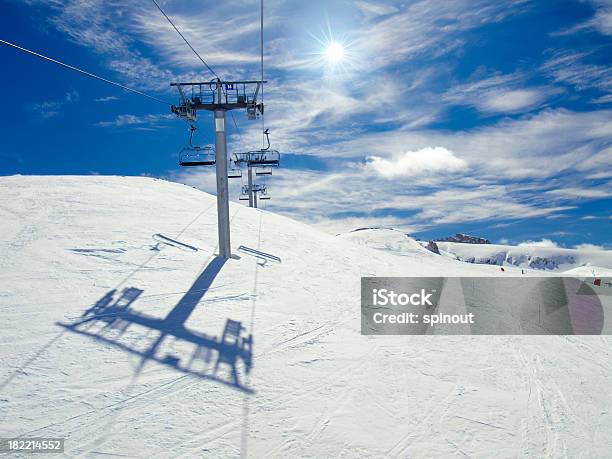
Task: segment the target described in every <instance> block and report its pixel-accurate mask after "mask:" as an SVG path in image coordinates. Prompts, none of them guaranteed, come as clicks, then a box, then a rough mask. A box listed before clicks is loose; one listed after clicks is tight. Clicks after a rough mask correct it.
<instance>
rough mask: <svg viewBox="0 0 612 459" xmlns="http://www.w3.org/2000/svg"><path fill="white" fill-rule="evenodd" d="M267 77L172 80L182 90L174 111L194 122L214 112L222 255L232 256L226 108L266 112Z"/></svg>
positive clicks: (252, 116)
mask: <svg viewBox="0 0 612 459" xmlns="http://www.w3.org/2000/svg"><path fill="white" fill-rule="evenodd" d="M263 83H265V81H221V80H220V79H217V80H213V81H211V82H207V83H171V84H170V85H171V86H175V87H176V88H177V89H178V92H179V100H180V103H179V105H173V106H172V107H171V110H172V113H174V114H175V115H177V116H178V117H179V118H181V119H183V120H185V121H187V122H188V123H190V124H191V123H193V122H194V121H195V119H196V114H197V112H198V110H208V111H212V112H214V121H215V124H214V126H215V151H216V153H215V163H216V175H217V226H218V233H219V256H220V257H221V258H230V257H231V256H232V252H231V246H230V221H229V192H228V187H227V139H226V136H225V112H227V111H229V110H235V109H246V111H247V116H248V118H249V119H251V120H254V119H256V118H257V117H258V114H260V113H263V111H264V107H263V104H262V103H257V96H258V95H259V91H260V90H261V87H262V84H263Z"/></svg>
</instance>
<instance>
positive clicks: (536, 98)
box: [443, 73, 558, 114]
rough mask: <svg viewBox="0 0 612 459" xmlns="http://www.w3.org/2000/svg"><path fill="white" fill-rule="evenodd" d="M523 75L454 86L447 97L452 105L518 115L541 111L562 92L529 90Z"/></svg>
mask: <svg viewBox="0 0 612 459" xmlns="http://www.w3.org/2000/svg"><path fill="white" fill-rule="evenodd" d="M525 79H526V77H525V75H523V74H520V73H513V74H506V75H504V74H496V75H492V76H489V77H487V78H483V79H478V80H475V81H472V82H468V83H464V84H459V85H454V86H453V87H452V88H451V89H449V90H448V91H447V92H446V93H445V94H444V96H443V98H444V100H445V101H446V102H448V103H451V104H460V105H470V106H473V107H475V108H477V109H478V110H480V111H481V112H484V113H505V114H510V113H517V112H522V111H527V110H530V109H533V108H535V107H538V106H539V105H541V104H542V102H544V101H545V100H546V99H547V98H548V97H549V96H551V95H552V94H554V93H556V92H558V90H556V89H555V88H552V87H543V86H540V87H529V86H527V85H526V84H525Z"/></svg>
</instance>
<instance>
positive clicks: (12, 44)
mask: <svg viewBox="0 0 612 459" xmlns="http://www.w3.org/2000/svg"><path fill="white" fill-rule="evenodd" d="M0 43H2V44H5V45H7V46H12V47H13V48H15V49H18V50H20V51H23V52H24V53H28V54H32V55H33V56H36V57H40V58H41V59H45V60H47V61H50V62H53V63H54V64H58V65H61V66H63V67H66V68H68V69H70V70H74V71H75V72H79V73H82V74H83V75H86V76H88V77H91V78H96V79H98V80H100V81H104V82H105V83H108V84H112V85H114V86H118V87H120V88H121V89H125V90H126V91H130V92H133V93H134V94H139V95H141V96H144V97H147V98H149V99H151V100H155V101H157V102H161V103H162V104H167V105H172V104H171V103H170V102H167V101H165V100H162V99H158V98H157V97H154V96H151V95H149V94H146V93H144V92H142V91H138V90H137V89H133V88H130V87H128V86H124V85H122V84H119V83H117V82H115V81H112V80H109V79H108V78H103V77H101V76H99V75H96V74H95V73H91V72H87V71H85V70H83V69H80V68H78V67H74V66H73V65H69V64H66V63H64V62H61V61H58V60H56V59H53V58H51V57H48V56H45V55H43V54H39V53H37V52H35V51H32V50H29V49H27V48H24V47H22V46H19V45H16V44H14V43H11V42H8V41H5V40H2V39H0Z"/></svg>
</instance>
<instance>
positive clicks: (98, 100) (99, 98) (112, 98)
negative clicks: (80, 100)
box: [94, 96, 119, 102]
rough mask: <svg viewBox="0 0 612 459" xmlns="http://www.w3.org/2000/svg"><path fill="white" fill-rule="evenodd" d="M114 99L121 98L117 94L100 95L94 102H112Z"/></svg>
mask: <svg viewBox="0 0 612 459" xmlns="http://www.w3.org/2000/svg"><path fill="white" fill-rule="evenodd" d="M114 100H119V98H118V97H117V96H106V97H98V98H97V99H94V102H112V101H114Z"/></svg>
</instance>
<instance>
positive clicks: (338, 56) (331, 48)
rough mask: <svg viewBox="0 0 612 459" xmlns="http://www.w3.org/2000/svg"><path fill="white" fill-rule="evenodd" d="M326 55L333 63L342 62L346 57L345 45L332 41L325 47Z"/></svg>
mask: <svg viewBox="0 0 612 459" xmlns="http://www.w3.org/2000/svg"><path fill="white" fill-rule="evenodd" d="M325 57H327V60H328V61H330V62H331V63H336V62H340V61H341V60H342V59H343V58H344V46H343V45H342V44H341V43H338V42H337V41H332V42H331V43H330V44H329V45H327V48H326V49H325Z"/></svg>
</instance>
